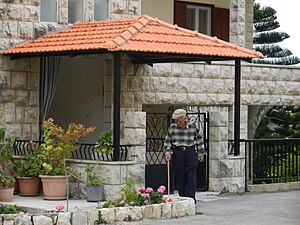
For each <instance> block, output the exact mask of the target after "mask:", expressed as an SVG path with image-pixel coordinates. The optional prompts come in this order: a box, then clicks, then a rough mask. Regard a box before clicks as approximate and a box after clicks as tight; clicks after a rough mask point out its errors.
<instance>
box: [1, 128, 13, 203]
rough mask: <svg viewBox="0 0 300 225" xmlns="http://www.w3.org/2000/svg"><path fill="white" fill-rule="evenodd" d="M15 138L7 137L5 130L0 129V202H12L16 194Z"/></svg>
mask: <svg viewBox="0 0 300 225" xmlns="http://www.w3.org/2000/svg"><path fill="white" fill-rule="evenodd" d="M14 141H15V138H13V137H11V138H8V137H5V129H4V128H0V200H1V201H12V197H13V194H14V189H15V188H14V186H15V184H16V181H15V178H14V176H15V168H16V165H14V162H13V160H12V157H13V143H14Z"/></svg>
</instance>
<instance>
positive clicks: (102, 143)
mask: <svg viewBox="0 0 300 225" xmlns="http://www.w3.org/2000/svg"><path fill="white" fill-rule="evenodd" d="M112 140H113V137H112V131H111V130H108V131H103V132H101V133H100V136H99V140H98V141H97V142H96V146H95V149H96V151H99V152H101V153H107V154H112V153H113V150H114V148H113V147H112V146H113V143H112Z"/></svg>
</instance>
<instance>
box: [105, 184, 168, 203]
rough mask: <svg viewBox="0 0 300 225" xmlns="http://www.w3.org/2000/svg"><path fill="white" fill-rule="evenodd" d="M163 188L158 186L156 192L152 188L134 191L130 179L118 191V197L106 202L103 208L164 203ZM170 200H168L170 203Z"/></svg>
mask: <svg viewBox="0 0 300 225" xmlns="http://www.w3.org/2000/svg"><path fill="white" fill-rule="evenodd" d="M165 189H166V188H165V187H164V186H160V187H159V188H158V189H157V191H153V189H152V188H150V187H148V188H146V189H140V190H138V191H137V190H136V189H135V187H134V182H133V181H132V179H129V178H127V179H126V185H125V186H124V187H122V188H121V189H120V190H119V197H118V198H116V199H114V200H109V201H107V202H106V203H105V204H104V205H103V208H110V207H127V206H142V205H149V204H159V203H163V202H166V200H165V199H164V198H163V193H164V191H165ZM170 201H172V200H168V202H170Z"/></svg>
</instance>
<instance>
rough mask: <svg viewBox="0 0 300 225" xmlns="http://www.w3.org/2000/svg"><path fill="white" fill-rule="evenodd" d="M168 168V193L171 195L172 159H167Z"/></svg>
mask: <svg viewBox="0 0 300 225" xmlns="http://www.w3.org/2000/svg"><path fill="white" fill-rule="evenodd" d="M167 170H168V195H170V160H169V161H167Z"/></svg>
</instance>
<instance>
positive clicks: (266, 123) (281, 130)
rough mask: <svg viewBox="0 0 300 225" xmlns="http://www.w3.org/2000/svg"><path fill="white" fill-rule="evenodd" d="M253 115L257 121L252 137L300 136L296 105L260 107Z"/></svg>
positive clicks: (299, 119)
mask: <svg viewBox="0 0 300 225" xmlns="http://www.w3.org/2000/svg"><path fill="white" fill-rule="evenodd" d="M261 112H263V113H261ZM255 117H257V120H256V121H259V123H258V124H257V125H256V126H255V127H256V128H255V133H254V138H257V139H262V138H298V137H300V107H298V106H274V107H266V108H264V107H260V108H259V110H258V111H257V112H256V116H255Z"/></svg>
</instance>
